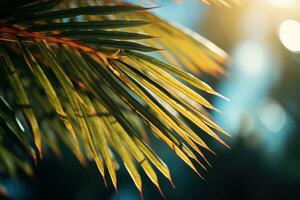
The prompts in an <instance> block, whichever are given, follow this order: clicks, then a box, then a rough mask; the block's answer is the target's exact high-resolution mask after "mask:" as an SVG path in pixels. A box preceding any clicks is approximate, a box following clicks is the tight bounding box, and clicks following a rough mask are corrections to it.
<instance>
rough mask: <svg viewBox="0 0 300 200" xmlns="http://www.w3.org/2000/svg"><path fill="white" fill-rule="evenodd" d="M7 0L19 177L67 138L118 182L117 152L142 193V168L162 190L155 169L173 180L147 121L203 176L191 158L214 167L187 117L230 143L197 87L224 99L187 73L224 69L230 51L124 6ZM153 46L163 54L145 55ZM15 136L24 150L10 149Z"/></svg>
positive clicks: (5, 103) (6, 122)
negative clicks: (152, 140) (152, 142)
mask: <svg viewBox="0 0 300 200" xmlns="http://www.w3.org/2000/svg"><path fill="white" fill-rule="evenodd" d="M79 2H80V3H79ZM106 3H107V2H106ZM0 6H1V7H4V8H5V9H4V10H3V12H2V13H1V14H0V19H1V20H0V61H1V70H2V71H1V80H0V84H1V90H0V97H1V101H0V108H1V113H0V123H1V126H0V128H1V129H0V131H1V132H0V136H1V137H0V151H1V156H0V162H1V164H2V165H3V166H5V167H3V169H2V168H1V169H0V170H3V171H5V172H8V173H11V174H14V173H15V171H16V166H19V167H20V168H22V169H23V170H25V171H27V172H28V174H32V172H31V171H30V168H29V163H30V159H29V157H33V158H34V160H36V159H37V158H36V156H35V150H34V149H37V151H38V152H39V158H42V152H43V151H44V150H45V147H46V146H49V148H50V149H51V150H52V151H54V152H55V153H56V154H57V155H59V154H60V153H59V148H58V147H57V144H56V140H57V139H56V138H60V139H61V140H62V141H64V143H65V144H66V145H67V146H68V147H69V148H70V150H71V151H72V152H73V153H74V154H75V155H76V157H77V158H78V160H79V161H80V162H81V163H82V164H85V163H86V159H89V160H94V161H95V163H96V165H97V167H98V169H99V171H100V173H101V174H102V176H103V177H104V180H105V177H106V174H105V171H106V170H105V168H107V169H108V174H109V177H110V179H111V181H112V184H113V186H114V187H115V189H117V175H116V169H115V168H114V165H115V164H114V163H115V162H116V160H115V156H117V155H118V156H119V157H120V160H122V161H123V163H124V165H125V167H126V169H127V171H128V172H129V174H130V176H131V178H132V180H133V181H134V184H135V185H136V187H137V188H138V190H139V191H140V192H141V191H142V181H141V178H140V175H139V170H138V167H139V166H140V167H141V168H142V169H143V170H144V171H145V173H146V174H147V176H148V177H149V178H150V180H151V181H152V182H153V183H154V184H155V185H156V186H157V188H158V189H159V190H160V186H159V181H158V177H157V175H156V172H155V170H154V169H153V166H155V167H156V168H157V169H158V170H159V171H160V172H161V173H162V174H163V175H164V176H165V177H166V178H167V179H168V180H169V181H170V182H171V183H172V179H171V175H170V172H169V169H168V167H167V165H166V164H165V163H164V162H163V161H162V160H161V159H160V158H159V157H158V156H157V155H156V153H155V150H153V149H151V147H150V145H149V137H148V133H147V131H145V128H147V129H149V130H151V132H152V133H153V135H155V136H156V137H157V138H158V139H159V140H162V141H163V142H165V143H166V144H167V145H168V146H169V147H170V148H171V149H172V150H173V151H174V152H175V154H177V155H178V156H179V157H180V158H181V159H182V160H183V161H184V162H185V163H186V164H187V165H189V166H190V167H191V168H192V169H193V170H194V171H195V172H196V173H197V174H199V173H198V171H197V167H196V166H195V165H194V163H193V162H192V160H194V161H196V162H197V163H198V164H200V165H201V166H202V167H203V168H204V169H206V165H207V164H208V165H210V164H209V163H208V161H207V160H206V158H205V156H204V153H203V149H205V150H208V151H210V152H212V153H214V152H213V150H211V149H210V148H209V146H208V145H207V144H206V142H205V141H204V140H203V139H202V137H201V136H200V135H199V134H196V133H195V132H194V131H193V130H192V129H191V128H190V127H189V125H188V124H187V122H188V121H189V122H191V123H193V124H195V125H196V126H198V127H199V128H200V129H202V130H203V132H205V133H207V134H208V135H210V136H211V137H213V138H214V139H216V140H218V141H219V142H221V143H222V144H224V145H225V146H227V144H226V143H225V142H224V141H223V140H222V139H221V137H220V136H219V135H218V132H219V133H222V134H225V135H228V133H227V132H226V131H224V130H223V129H222V128H221V127H219V126H218V125H217V124H215V123H214V122H213V121H212V120H211V119H210V118H209V117H208V116H207V114H206V110H205V109H210V110H215V111H218V110H217V109H216V108H215V107H213V105H211V104H210V103H209V102H208V101H207V100H206V99H205V98H204V97H203V96H202V95H201V94H199V93H197V92H195V91H194V90H193V89H192V87H194V88H197V89H200V90H201V91H203V92H206V93H209V94H212V95H217V96H220V97H222V98H224V97H223V96H222V95H220V94H219V93H217V92H216V91H215V90H214V89H213V88H212V87H210V86H209V85H208V84H206V83H204V82H203V81H201V80H199V79H198V78H196V77H195V76H193V75H192V74H190V73H189V72H187V71H190V72H193V73H194V74H199V73H200V72H201V71H203V72H206V73H209V74H212V75H218V74H224V73H225V70H224V68H223V67H222V64H224V63H225V62H226V59H227V55H226V53H224V52H223V51H222V50H220V49H219V48H218V47H216V46H215V45H213V44H212V43H210V42H209V41H207V40H206V39H204V38H202V37H201V36H199V35H198V34H196V33H193V32H191V31H190V30H187V29H184V28H182V27H179V26H175V25H171V24H169V23H168V22H166V21H163V20H162V19H160V18H158V17H157V16H155V15H153V14H151V13H150V12H149V11H148V10H149V9H148V8H144V7H140V6H134V5H131V4H125V3H116V4H115V5H109V6H108V5H105V6H104V5H102V4H99V5H94V6H90V5H89V4H88V1H78V3H77V4H76V7H75V8H74V7H71V6H70V3H69V1H50V0H47V1H40V0H35V1H27V0H23V1H18V2H15V1H12V0H6V1H3V2H1V3H0ZM73 6H74V5H73ZM12 13H13V14H12ZM162 49H166V50H167V51H165V50H162ZM149 51H153V52H155V53H157V54H161V55H162V56H163V57H164V61H161V60H158V59H157V58H154V57H151V56H149V55H147V54H144V53H142V52H149ZM2 86H3V87H2ZM191 86H192V87H191ZM29 133H31V134H32V136H33V137H32V138H31V135H30V134H29ZM67 133H68V134H67ZM14 137H15V138H16V139H17V140H14V142H15V143H16V144H15V146H16V147H15V148H17V149H18V148H23V149H24V151H23V152H24V153H23V154H24V155H19V153H18V152H19V150H14V148H9V146H8V144H9V143H10V138H14ZM16 141H17V142H16ZM32 141H33V142H34V145H33V144H32ZM198 156H200V157H201V159H200V160H199V159H198ZM203 161H204V162H203ZM199 176H201V175H200V174H199ZM172 184H173V183H172Z"/></svg>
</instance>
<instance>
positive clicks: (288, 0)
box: [266, 0, 296, 8]
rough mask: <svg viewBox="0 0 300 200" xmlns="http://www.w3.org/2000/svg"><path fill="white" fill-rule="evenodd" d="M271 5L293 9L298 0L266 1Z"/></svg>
mask: <svg viewBox="0 0 300 200" xmlns="http://www.w3.org/2000/svg"><path fill="white" fill-rule="evenodd" d="M266 1H267V2H268V3H269V4H270V5H272V6H275V7H284V8H293V6H295V5H296V0H266Z"/></svg>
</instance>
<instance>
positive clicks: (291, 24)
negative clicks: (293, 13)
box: [279, 20, 300, 52]
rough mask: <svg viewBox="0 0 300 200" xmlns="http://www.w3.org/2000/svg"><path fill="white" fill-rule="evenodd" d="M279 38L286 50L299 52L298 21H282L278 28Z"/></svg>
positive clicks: (299, 31) (299, 29)
mask: <svg viewBox="0 0 300 200" xmlns="http://www.w3.org/2000/svg"><path fill="white" fill-rule="evenodd" d="M279 38H280V41H281V42H282V44H283V45H284V46H285V47H286V48H287V49H288V50H290V51H293V52H300V23H299V22H297V21H295V20H286V21H284V22H282V23H281V25H280V28H279Z"/></svg>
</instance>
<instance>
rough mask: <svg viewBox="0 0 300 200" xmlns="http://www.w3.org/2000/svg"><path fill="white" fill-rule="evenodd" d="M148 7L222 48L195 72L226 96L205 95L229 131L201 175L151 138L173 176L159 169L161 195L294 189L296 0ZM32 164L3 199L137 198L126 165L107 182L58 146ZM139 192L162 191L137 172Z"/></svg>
mask: <svg viewBox="0 0 300 200" xmlns="http://www.w3.org/2000/svg"><path fill="white" fill-rule="evenodd" d="M157 3H159V4H160V5H162V7H160V8H157V9H155V10H153V12H154V13H156V14H158V15H160V16H161V17H162V18H165V19H168V20H169V21H172V22H176V23H179V24H181V25H184V26H186V27H188V28H190V29H192V30H194V31H196V32H199V33H200V34H201V35H202V36H204V37H206V38H208V39H209V40H211V41H212V42H213V43H215V44H216V45H218V46H219V47H221V48H222V49H224V50H225V51H226V52H228V53H229V54H230V57H231V59H230V62H229V64H228V66H227V67H228V69H227V71H228V75H227V76H226V77H218V78H212V77H206V76H205V75H203V76H201V77H200V78H201V79H204V80H205V81H207V82H208V83H209V84H211V85H213V86H214V88H216V89H217V91H219V92H220V93H221V94H223V95H225V96H226V97H228V98H229V99H230V100H231V101H230V102H226V101H224V100H220V99H219V98H212V97H211V96H210V97H208V98H211V99H210V100H211V101H212V103H213V105H215V106H216V107H217V108H218V109H220V110H222V112H223V114H216V113H212V115H213V117H214V119H215V120H216V122H217V123H218V124H219V125H221V126H222V127H223V128H224V129H225V130H227V131H228V132H230V133H231V134H232V138H224V140H225V141H226V142H227V143H228V144H230V146H231V149H230V150H228V149H226V148H225V147H224V146H222V145H221V144H218V143H215V142H214V141H213V140H211V141H210V142H208V143H209V144H210V145H211V146H212V148H213V149H214V150H215V151H216V152H217V154H218V156H213V155H210V154H208V153H207V154H206V155H207V157H208V160H209V161H211V164H212V168H209V169H208V172H203V171H201V174H202V175H203V176H204V178H205V180H201V179H200V178H199V177H198V176H197V175H196V174H195V173H194V172H193V171H192V170H191V169H189V167H188V166H186V165H185V164H184V163H183V161H181V160H180V159H179V158H178V157H177V156H176V155H175V154H174V153H173V152H171V151H170V150H169V149H168V148H166V146H164V145H161V144H156V143H155V142H154V143H153V145H155V147H154V149H156V150H157V152H158V154H159V155H160V156H161V158H162V159H163V160H164V161H165V162H166V164H168V166H169V168H170V171H171V174H172V176H173V179H174V183H175V185H176V189H173V188H172V186H171V185H170V184H169V182H168V181H167V180H165V179H164V178H163V177H162V176H159V180H160V183H161V186H162V190H163V192H164V194H165V196H166V198H167V199H172V200H173V199H209V200H214V199H239V200H243V199H249V200H250V199H265V200H267V199H272V200H274V199H300V131H299V128H300V89H299V87H300V12H299V10H300V1H299V0H248V1H247V2H246V3H243V4H241V5H239V6H232V7H231V8H227V7H219V6H207V5H205V4H201V3H198V2H197V1H192V0H185V1H184V2H183V3H179V5H178V4H176V3H174V1H171V0H161V1H157ZM64 152H65V153H64V157H63V158H62V159H58V158H56V157H55V156H54V155H52V154H51V153H49V154H48V155H47V157H45V158H44V160H43V161H42V162H41V163H40V164H39V165H38V166H36V169H35V171H36V178H34V179H31V178H26V177H23V178H21V179H20V180H6V181H4V182H2V183H1V184H2V186H5V187H6V188H7V190H8V192H9V193H10V197H11V199H16V200H17V199H31V200H34V199H49V200H50V199H51V200H52V199H65V200H66V199H75V200H94V199H103V200H113V199H120V200H135V199H140V197H139V193H138V191H137V190H136V189H135V187H134V184H133V182H132V181H131V179H130V177H129V175H128V173H127V172H126V171H125V170H124V169H123V168H121V169H120V171H119V172H118V177H119V184H118V185H119V192H118V193H115V191H114V190H113V187H112V186H111V185H108V187H107V188H106V186H105V184H104V183H103V180H102V178H101V175H100V173H99V172H98V170H97V168H96V166H95V165H94V164H90V165H89V166H88V167H87V168H84V167H82V166H80V164H79V163H78V161H77V160H76V159H75V158H74V156H73V155H71V153H70V152H69V151H68V150H66V149H65V151H64ZM143 188H144V189H143V192H144V199H145V200H148V199H149V200H150V199H151V200H152V199H162V197H161V196H160V194H159V192H158V191H157V189H156V188H155V186H154V185H153V184H152V183H151V182H150V181H149V180H148V178H147V177H146V176H145V174H143Z"/></svg>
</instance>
